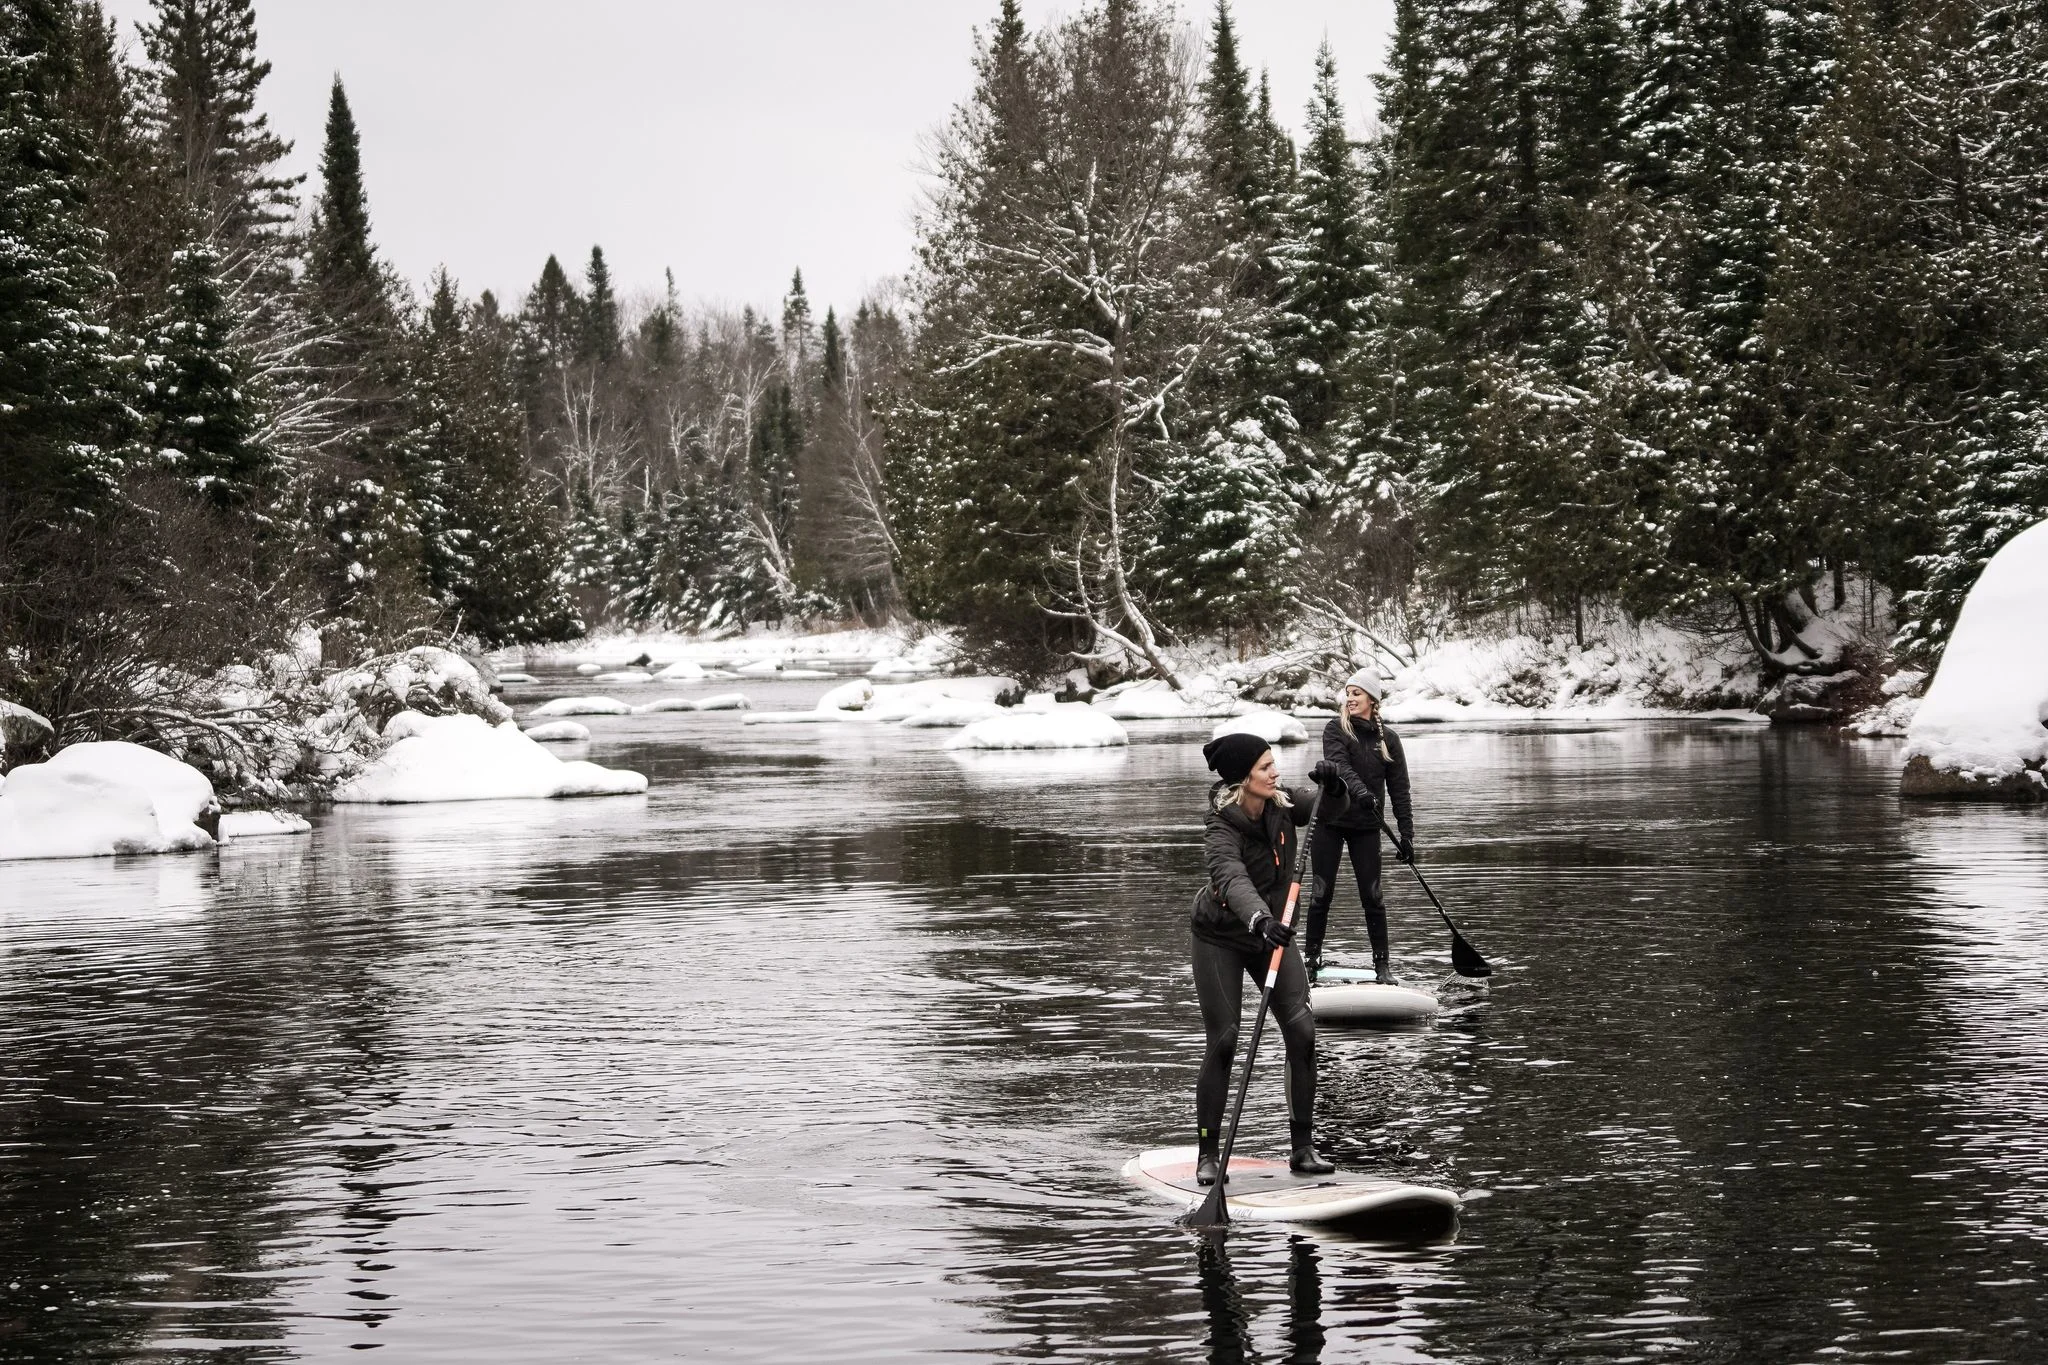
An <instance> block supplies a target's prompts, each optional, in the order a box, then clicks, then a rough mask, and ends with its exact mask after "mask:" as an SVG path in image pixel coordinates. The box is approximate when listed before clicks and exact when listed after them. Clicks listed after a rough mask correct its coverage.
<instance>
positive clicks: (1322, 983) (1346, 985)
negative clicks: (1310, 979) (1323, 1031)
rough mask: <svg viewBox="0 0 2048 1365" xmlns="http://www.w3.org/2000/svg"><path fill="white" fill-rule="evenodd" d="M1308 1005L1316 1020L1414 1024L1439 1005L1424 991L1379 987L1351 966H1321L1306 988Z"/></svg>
mask: <svg viewBox="0 0 2048 1365" xmlns="http://www.w3.org/2000/svg"><path fill="white" fill-rule="evenodd" d="M1308 1007H1309V1010H1310V1012H1311V1013H1313V1014H1314V1015H1315V1017H1316V1020H1317V1021H1318V1022H1319V1023H1329V1024H1415V1023H1421V1022H1423V1021H1425V1020H1429V1019H1434V1018H1435V1017H1436V1015H1437V1011H1438V1010H1440V1009H1442V1008H1443V1007H1442V1005H1441V1004H1440V1003H1439V1002H1438V1001H1437V998H1436V997H1435V996H1433V995H1431V994H1430V993H1429V992H1428V991H1418V990H1416V989H1414V988H1413V987H1410V986H1381V985H1378V984H1376V983H1375V982H1374V981H1373V979H1372V973H1371V972H1369V971H1361V970H1359V969H1357V968H1355V967H1325V968H1323V969H1322V971H1320V972H1318V973H1316V979H1315V984H1314V985H1312V986H1310V987H1309V992H1308Z"/></svg>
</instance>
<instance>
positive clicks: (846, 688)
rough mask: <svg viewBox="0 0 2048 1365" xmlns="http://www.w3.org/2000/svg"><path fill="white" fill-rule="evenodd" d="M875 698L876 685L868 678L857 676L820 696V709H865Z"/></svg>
mask: <svg viewBox="0 0 2048 1365" xmlns="http://www.w3.org/2000/svg"><path fill="white" fill-rule="evenodd" d="M874 699H875V685H874V684H873V683H871V682H869V681H868V680H867V679H866V678H855V679H854V680H853V681H852V682H850V683H841V684H840V685H839V686H837V687H835V688H833V689H832V690H831V691H829V692H827V693H826V694H825V695H824V696H822V697H820V698H818V709H819V710H820V711H864V710H866V709H867V705H868V703H869V702H871V701H873V700H874Z"/></svg>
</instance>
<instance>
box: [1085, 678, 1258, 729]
mask: <svg viewBox="0 0 2048 1365" xmlns="http://www.w3.org/2000/svg"><path fill="white" fill-rule="evenodd" d="M1090 704H1091V705H1092V706H1094V707H1095V709H1096V710H1098V711H1100V712H1102V713H1103V714H1104V715H1106V716H1109V717H1111V718H1112V719H1115V720H1206V719H1207V718H1209V717H1211V716H1229V715H1235V714H1236V713H1237V712H1239V711H1242V710H1244V709H1245V704H1244V703H1243V702H1242V701H1240V700H1238V699H1237V698H1236V697H1234V696H1232V695H1230V694H1229V693H1228V692H1225V691H1223V690H1221V689H1220V688H1214V687H1208V686H1199V687H1189V688H1188V689H1186V690H1185V691H1179V692H1176V691H1175V690H1174V689H1173V688H1171V687H1169V686H1167V685H1166V684H1165V683H1163V682H1160V681H1158V680H1157V679H1153V678H1148V679H1146V680H1144V681H1143V682H1128V683H1118V684H1117V685H1116V686H1114V687H1109V688H1105V689H1103V690H1102V691H1101V692H1099V693H1097V694H1096V696H1095V699H1094V701H1093V702H1091V703H1090Z"/></svg>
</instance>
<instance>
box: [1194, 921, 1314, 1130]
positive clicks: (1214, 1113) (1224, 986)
mask: <svg viewBox="0 0 2048 1365" xmlns="http://www.w3.org/2000/svg"><path fill="white" fill-rule="evenodd" d="M1272 956H1273V950H1272V949H1270V948H1260V949H1257V950H1252V949H1244V948H1226V947H1224V946H1222V945H1221V944H1216V943H1211V942H1210V941H1209V940H1207V939H1205V938H1201V937H1199V936H1197V937H1196V939H1195V952H1194V969H1195V998H1196V999H1198V1000H1200V1001H1201V1002H1202V1029H1203V1031H1204V1032H1206V1033H1207V1034H1208V1038H1209V1042H1208V1047H1207V1049H1206V1050H1205V1051H1204V1052H1203V1053H1202V1075H1201V1079H1200V1080H1199V1081H1197V1082H1196V1083H1195V1124H1196V1127H1197V1130H1198V1133H1199V1135H1200V1137H1201V1141H1202V1145H1203V1146H1204V1147H1213V1146H1214V1145H1216V1144H1217V1143H1218V1142H1219V1141H1221V1139H1222V1131H1223V1106H1224V1104H1225V1102H1226V1101H1227V1100H1228V1098H1229V1092H1230V1072H1231V1066H1232V1064H1233V1063H1234V1062H1235V1061H1236V1060H1237V1024H1238V1019H1239V1017H1240V1015H1241V1013H1242V1011H1243V1007H1244V995H1243V990H1244V981H1245V978H1246V977H1250V978H1251V980H1252V988H1253V989H1254V990H1257V989H1258V988H1260V987H1262V986H1264V985H1265V984H1266V965H1267V964H1268V963H1269V962H1270V961H1271V960H1272ZM1273 1017H1274V1019H1275V1021H1276V1022H1278V1023H1279V1025H1280V1036H1281V1037H1282V1038H1284V1039H1286V1041H1287V1119H1288V1127H1289V1134H1290V1137H1291V1138H1292V1141H1293V1143H1294V1145H1295V1146H1297V1147H1298V1146H1300V1145H1301V1144H1302V1143H1304V1142H1307V1141H1308V1140H1309V1138H1310V1136H1311V1134H1312V1133H1313V1132H1314V1117H1313V1116H1314V1114H1315V1108H1316V1018H1315V1016H1314V1015H1313V1014H1310V1013H1309V1009H1308V971H1307V969H1306V968H1304V967H1303V966H1302V965H1301V953H1300V951H1299V950H1298V949H1296V948H1294V947H1292V946H1290V947H1289V948H1288V949H1287V951H1286V952H1284V953H1282V954H1281V956H1280V975H1279V977H1278V979H1276V980H1275V981H1274V983H1273Z"/></svg>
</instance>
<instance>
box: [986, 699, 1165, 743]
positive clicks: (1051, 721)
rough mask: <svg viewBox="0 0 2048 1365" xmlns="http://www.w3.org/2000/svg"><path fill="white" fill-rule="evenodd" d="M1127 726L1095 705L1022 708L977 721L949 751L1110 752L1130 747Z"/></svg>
mask: <svg viewBox="0 0 2048 1365" xmlns="http://www.w3.org/2000/svg"><path fill="white" fill-rule="evenodd" d="M1130 742H1131V737H1130V735H1129V734H1128V733H1127V732H1126V731H1125V730H1124V727H1123V726H1121V725H1119V724H1117V723H1116V721H1114V720H1112V719H1111V718H1110V717H1108V716H1105V715H1103V714H1102V712H1100V711H1098V710H1096V709H1095V708H1094V707H1092V706H1080V705H1072V704H1070V705H1066V706H1054V707H1050V708H1048V709H1046V710H1042V711H1040V710H1025V709H1023V708H1021V707H1019V708H1017V709H1015V710H1013V711H1011V712H1010V713H1009V714H1008V715H1001V716H995V717H992V718H991V719H988V720H980V721H976V722H975V723H974V724H972V725H970V726H968V727H967V728H966V729H964V730H962V731H961V732H960V733H959V734H957V735H955V736H953V738H951V739H949V740H947V741H946V747H947V748H948V749H1107V748H1112V747H1114V746H1117V745H1122V744H1129V743H1130Z"/></svg>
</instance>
